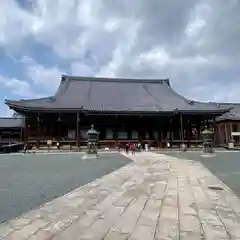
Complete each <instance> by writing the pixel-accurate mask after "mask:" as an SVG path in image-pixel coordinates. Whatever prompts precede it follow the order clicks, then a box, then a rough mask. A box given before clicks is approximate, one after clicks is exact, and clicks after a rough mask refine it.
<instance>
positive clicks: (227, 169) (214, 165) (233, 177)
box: [165, 151, 240, 197]
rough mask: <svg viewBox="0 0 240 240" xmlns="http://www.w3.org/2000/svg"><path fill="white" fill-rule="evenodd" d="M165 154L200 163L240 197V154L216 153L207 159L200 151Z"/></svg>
mask: <svg viewBox="0 0 240 240" xmlns="http://www.w3.org/2000/svg"><path fill="white" fill-rule="evenodd" d="M165 154H166V155H169V156H176V157H178V158H187V159H191V160H195V161H200V162H201V163H202V164H203V165H205V166H206V167H207V168H208V169H209V170H210V171H211V172H212V173H213V174H214V175H216V176H217V177H218V178H219V179H220V180H222V181H223V182H224V183H225V184H226V185H228V187H230V188H231V189H232V190H233V191H234V192H235V193H236V194H237V195H238V196H239V197H240V152H215V153H214V154H213V157H207V156H206V155H204V154H203V153H202V152H200V151H199V152H181V153H179V152H171V153H170V152H168V153H165Z"/></svg>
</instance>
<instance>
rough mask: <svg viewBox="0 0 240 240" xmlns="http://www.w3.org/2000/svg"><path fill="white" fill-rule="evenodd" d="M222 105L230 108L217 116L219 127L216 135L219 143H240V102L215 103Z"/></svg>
mask: <svg viewBox="0 0 240 240" xmlns="http://www.w3.org/2000/svg"><path fill="white" fill-rule="evenodd" d="M213 104H218V105H220V107H221V108H230V110H229V111H228V112H226V113H224V114H222V115H220V116H218V117H216V123H217V129H216V136H217V139H218V144H219V145H226V144H228V143H229V142H232V141H233V142H234V144H235V145H238V146H239V145H240V104H239V103H213Z"/></svg>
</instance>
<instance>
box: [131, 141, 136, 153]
mask: <svg viewBox="0 0 240 240" xmlns="http://www.w3.org/2000/svg"><path fill="white" fill-rule="evenodd" d="M130 150H131V153H132V155H134V153H135V144H134V143H131V144H130Z"/></svg>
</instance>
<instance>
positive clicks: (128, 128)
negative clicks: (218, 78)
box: [6, 76, 231, 147]
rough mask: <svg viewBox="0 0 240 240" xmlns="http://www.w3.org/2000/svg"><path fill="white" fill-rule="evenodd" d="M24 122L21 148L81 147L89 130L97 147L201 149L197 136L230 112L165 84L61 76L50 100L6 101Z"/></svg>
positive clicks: (223, 107)
mask: <svg viewBox="0 0 240 240" xmlns="http://www.w3.org/2000/svg"><path fill="white" fill-rule="evenodd" d="M6 104H7V105H8V106H9V107H10V108H11V109H13V110H14V111H15V112H17V113H19V114H21V115H23V116H24V117H25V118H24V119H25V131H24V142H26V143H27V142H28V143H33V144H37V145H41V144H45V143H46V141H47V140H52V142H53V143H54V142H57V141H58V142H60V144H64V145H65V144H71V145H76V146H81V145H85V144H86V137H87V136H86V132H87V130H88V129H89V128H90V126H91V124H94V126H95V128H96V129H97V130H98V131H99V142H100V145H101V146H106V145H114V144H116V143H117V144H125V143H126V142H129V141H133V142H138V141H140V142H142V143H145V142H148V143H150V144H152V145H153V146H159V147H164V146H166V144H167V143H170V144H171V145H173V146H175V145H176V146H178V145H179V144H180V143H183V142H184V143H187V144H189V145H191V144H192V145H195V144H199V143H201V134H200V133H201V131H202V130H203V128H204V127H205V126H206V125H208V126H209V127H212V128H216V126H215V119H217V118H216V117H219V116H221V115H222V114H225V113H226V112H228V111H229V109H230V108H231V106H230V107H229V106H228V105H224V104H223V105H221V104H214V103H204V102H198V101H191V100H188V99H186V98H185V97H183V96H181V95H179V94H178V93H177V92H175V91H174V90H173V88H172V87H171V84H170V81H169V80H168V79H160V80H159V79H116V78H113V79H111V78H94V77H74V76H62V78H61V82H60V84H59V87H58V89H57V91H56V93H55V95H54V96H50V97H45V98H38V99H26V100H6Z"/></svg>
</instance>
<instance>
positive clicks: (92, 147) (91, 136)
mask: <svg viewBox="0 0 240 240" xmlns="http://www.w3.org/2000/svg"><path fill="white" fill-rule="evenodd" d="M98 134H99V133H98V132H97V131H96V130H95V129H94V125H91V129H89V130H88V131H87V136H88V154H97V143H98Z"/></svg>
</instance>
